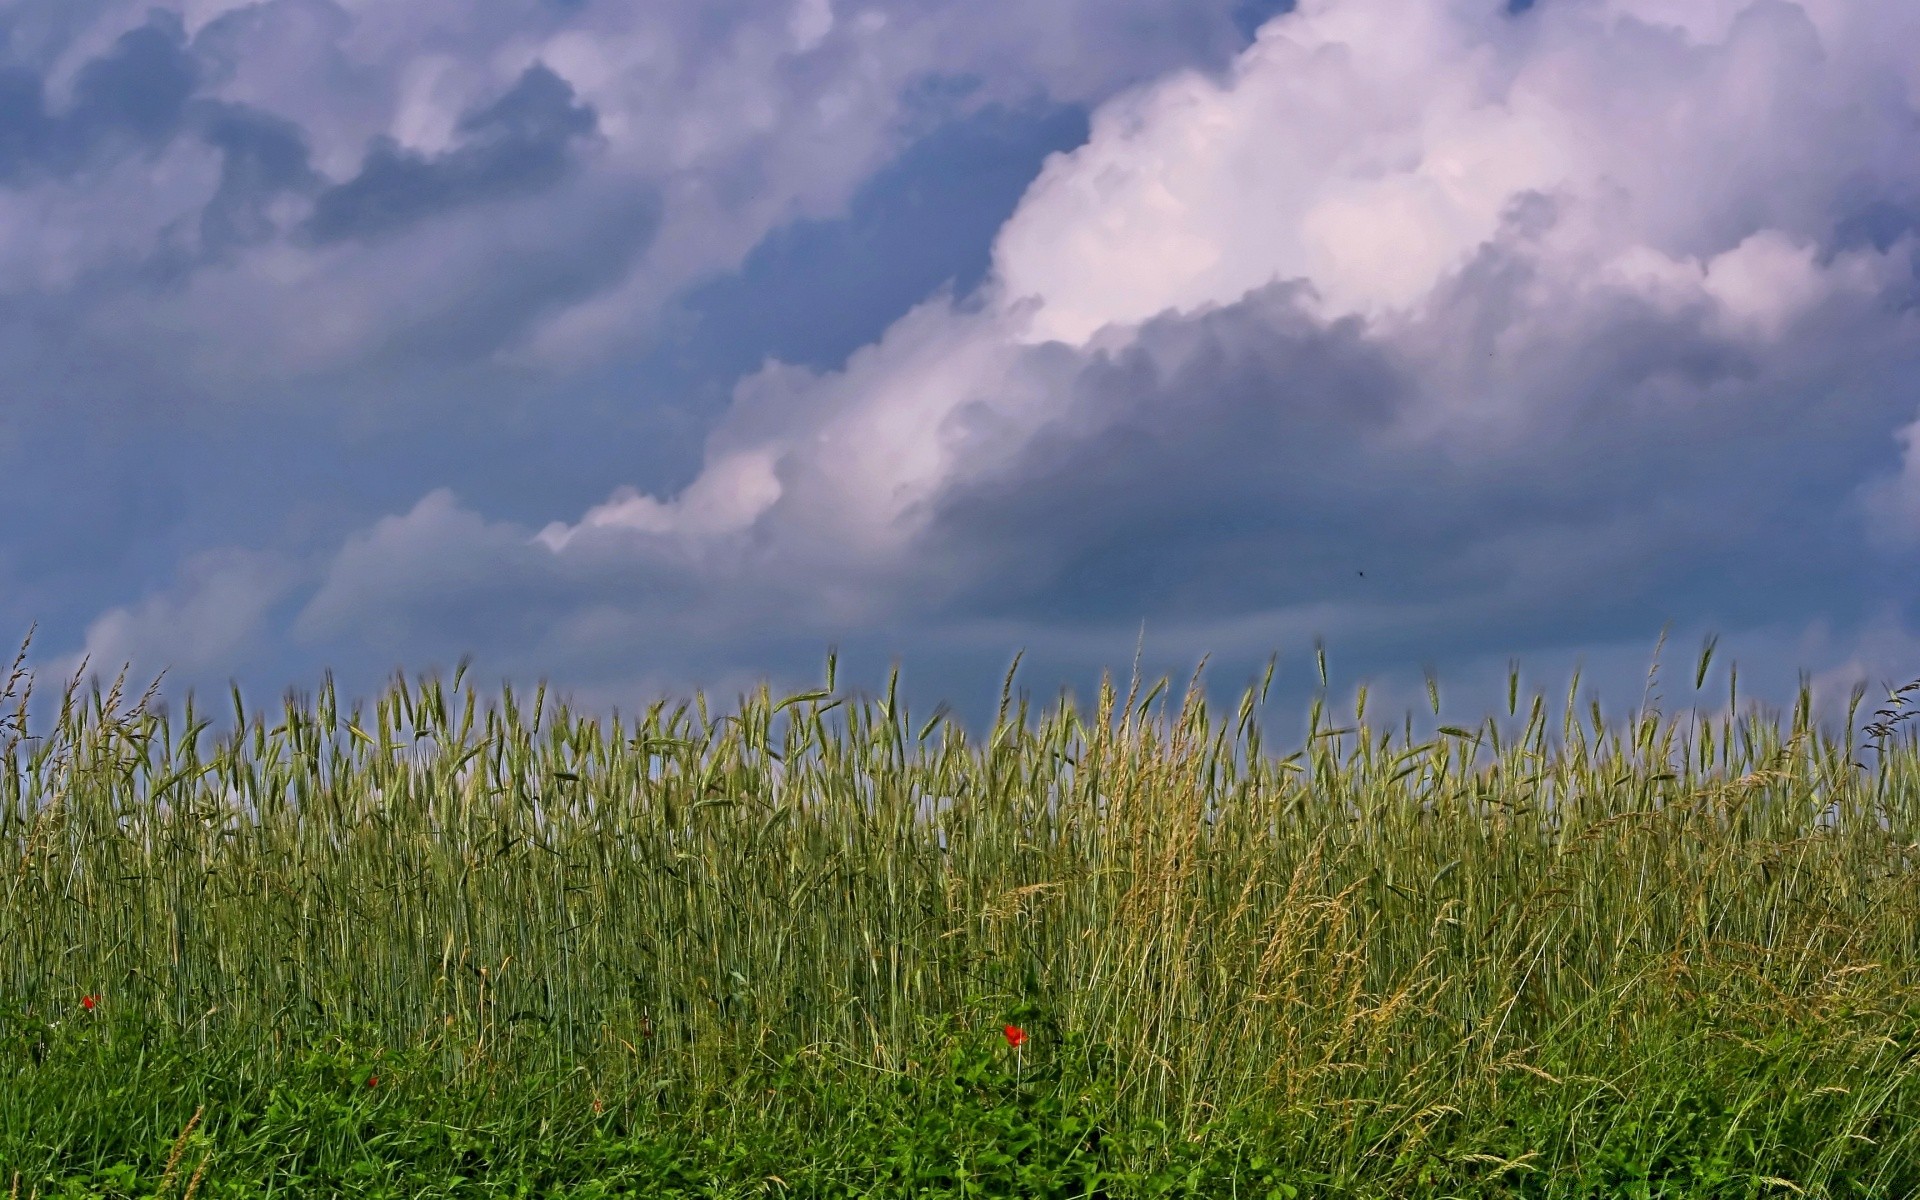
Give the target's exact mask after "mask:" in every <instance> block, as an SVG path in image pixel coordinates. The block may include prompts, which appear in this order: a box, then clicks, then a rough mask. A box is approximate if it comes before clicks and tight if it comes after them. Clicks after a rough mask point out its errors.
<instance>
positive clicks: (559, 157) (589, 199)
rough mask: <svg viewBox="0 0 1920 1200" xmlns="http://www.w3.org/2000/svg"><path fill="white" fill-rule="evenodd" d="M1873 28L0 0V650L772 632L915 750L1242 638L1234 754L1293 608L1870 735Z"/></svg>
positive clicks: (1409, 669)
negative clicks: (1244, 698) (5, 640)
mask: <svg viewBox="0 0 1920 1200" xmlns="http://www.w3.org/2000/svg"><path fill="white" fill-rule="evenodd" d="M1916 44H1920V7H1916V6H1915V5H1913V4H1912V3H1910V0H1751V2H1749V0H1537V2H1536V3H1532V4H1521V3H1510V2H1508V0H1299V2H1298V3H1297V4H1291V5H1290V4H1287V3H1284V2H1281V0H973V2H971V3H968V4H964V5H962V4H952V3H934V2H932V0H791V2H786V0H752V2H750V3H748V2H741V0H656V2H654V3H649V4H645V5H636V4H631V3H625V2H621V0H500V2H499V3H491V4H485V5H476V4H472V3H469V2H468V0H256V2H247V0H169V2H156V0H0V380H4V385H0V512H4V513H5V514H7V515H8V518H9V519H7V520H5V521H4V522H0V633H4V634H7V635H8V636H10V637H13V638H16V639H17V638H19V637H24V636H25V635H26V633H27V631H28V629H29V628H30V627H31V628H33V629H34V634H33V649H32V656H31V661H32V662H33V664H34V666H35V668H36V671H37V672H38V673H39V674H40V675H42V676H43V677H46V678H49V679H51V678H52V677H61V678H64V677H66V676H68V675H71V674H72V673H74V672H75V671H77V670H79V669H80V667H81V665H82V664H83V663H85V664H88V667H89V669H90V670H94V671H98V672H101V673H102V675H103V677H105V678H109V679H110V678H111V676H112V675H113V674H115V673H116V672H117V671H118V670H119V668H120V667H121V666H123V665H126V666H128V667H129V668H130V670H131V674H132V677H133V678H134V679H135V680H136V681H146V680H150V679H151V678H152V677H153V676H154V675H155V674H157V673H160V672H162V671H164V672H165V676H164V680H163V695H166V696H169V697H175V696H180V695H184V694H185V693H186V692H187V691H190V690H191V691H194V692H196V693H197V694H200V695H211V696H214V697H219V698H224V696H225V695H226V692H227V689H228V686H229V684H230V683H237V684H238V685H239V686H240V687H241V688H242V690H243V692H244V693H246V694H247V695H249V696H250V697H251V698H252V699H253V700H255V701H257V702H263V703H269V704H270V703H274V702H277V700H278V698H279V697H280V696H281V695H282V694H283V693H285V692H286V691H287V690H288V689H290V688H291V689H297V690H302V691H307V692H311V690H312V689H313V688H314V687H315V686H316V685H317V684H318V683H319V681H320V680H321V678H322V677H323V674H324V673H327V672H331V674H332V676H333V677H334V679H335V681H336V683H337V685H338V686H339V688H340V690H341V691H342V692H343V693H345V694H347V695H349V696H362V697H365V696H371V695H372V694H374V693H375V692H377V691H378V690H379V688H380V687H381V686H382V684H383V682H384V681H385V680H386V679H388V678H389V677H390V676H391V675H392V674H393V672H394V671H396V670H405V671H406V672H407V673H408V674H409V675H417V674H419V673H422V672H440V673H443V674H445V673H448V672H450V671H451V670H452V669H453V667H454V665H455V664H456V663H457V662H458V661H460V660H461V659H462V658H467V659H469V660H470V661H471V663H472V667H471V668H470V670H469V674H468V678H469V679H470V680H473V681H475V682H477V683H480V684H481V685H483V686H484V687H494V686H495V685H497V684H498V682H499V681H501V680H510V681H512V682H513V683H515V685H516V686H517V687H519V688H521V689H530V688H531V687H532V686H533V685H534V684H535V683H536V682H538V681H540V680H547V681H550V683H551V684H552V687H553V689H554V690H555V692H556V693H557V694H560V695H564V696H566V697H568V698H569V699H571V700H572V701H573V702H574V703H575V704H577V705H579V706H581V707H582V708H583V709H587V710H590V711H597V712H611V711H613V710H616V709H617V710H619V711H622V712H626V713H631V712H635V711H639V710H643V709H644V707H645V706H646V704H647V703H649V702H650V701H651V700H653V699H656V698H660V697H665V696H681V695H686V694H689V693H690V692H691V691H692V690H693V689H695V688H698V689H701V690H704V691H705V692H706V693H707V694H708V695H709V696H711V697H714V698H715V699H716V700H730V699H732V698H735V697H737V696H738V695H739V694H740V693H741V692H743V691H749V690H752V689H754V688H756V687H757V686H758V685H759V683H761V682H762V681H765V682H766V683H768V684H769V685H770V686H771V687H772V688H773V690H774V692H775V693H776V694H784V693H786V692H791V691H797V690H801V689H804V688H806V687H808V686H811V685H814V684H817V683H818V682H819V681H820V680H821V679H822V678H823V671H824V666H825V662H826V657H827V654H828V652H829V651H830V650H832V651H834V652H836V653H837V654H838V661H839V682H840V683H841V684H842V685H843V686H852V687H856V688H865V689H869V690H871V689H875V688H878V687H880V686H882V685H883V684H884V681H885V679H886V678H887V676H888V674H889V672H890V671H891V670H893V669H894V668H895V667H897V668H898V670H899V672H900V678H901V688H902V692H903V694H904V695H905V697H906V699H907V701H908V704H909V711H910V712H920V713H925V712H928V711H929V710H931V709H932V708H933V707H934V705H935V704H936V703H940V702H945V703H947V704H948V705H949V706H950V708H951V709H952V710H953V711H954V712H955V713H956V714H958V715H959V716H960V718H961V719H963V720H965V721H968V722H971V723H974V724H975V725H976V727H977V726H978V723H979V722H981V721H982V720H983V719H986V718H990V717H991V715H992V713H993V710H994V709H995V708H996V707H997V705H998V701H999V694H1000V690H1001V687H1002V683H1003V681H1004V679H1005V677H1006V675H1007V672H1008V669H1009V667H1010V665H1011V664H1012V662H1013V659H1014V655H1015V654H1016V653H1021V652H1023V657H1022V659H1021V661H1020V667H1019V674H1018V676H1017V677H1016V688H1017V689H1021V690H1025V691H1026V692H1027V693H1029V694H1030V695H1031V696H1032V697H1033V698H1034V701H1035V703H1036V705H1045V704H1047V703H1049V702H1050V701H1051V700H1053V699H1054V698H1055V697H1057V695H1058V694H1059V693H1060V691H1061V690H1062V689H1063V688H1066V689H1069V690H1070V691H1071V693H1072V694H1073V695H1074V696H1075V697H1076V698H1077V699H1078V700H1079V701H1080V702H1081V703H1083V704H1084V703H1087V702H1088V701H1090V699H1091V697H1092V694H1093V691H1094V688H1095V687H1096V685H1097V682H1098V680H1099V678H1100V675H1101V673H1102V672H1103V671H1111V672H1113V673H1114V674H1115V675H1117V677H1118V678H1119V680H1120V681H1121V684H1122V687H1123V690H1124V685H1125V682H1126V680H1127V678H1128V676H1129V675H1130V674H1131V673H1132V672H1133V671H1134V670H1135V663H1136V661H1137V662H1138V664H1139V667H1138V669H1139V670H1140V672H1141V673H1142V674H1143V675H1145V676H1146V677H1147V678H1148V679H1152V678H1156V677H1158V676H1159V675H1162V674H1168V675H1172V676H1173V677H1174V678H1175V680H1176V685H1177V687H1184V684H1185V681H1186V680H1187V679H1188V678H1189V677H1190V676H1191V675H1192V673H1193V672H1194V670H1195V668H1196V666H1197V665H1198V664H1199V663H1200V662H1201V661H1202V659H1203V658H1204V659H1205V661H1206V675H1205V679H1206V681H1207V683H1208V685H1209V686H1210V688H1211V689H1212V691H1213V693H1214V695H1215V697H1216V703H1231V702H1232V701H1233V700H1234V699H1236V698H1237V697H1238V695H1239V694H1240V692H1241V691H1242V690H1243V689H1244V688H1245V687H1246V686H1247V685H1248V684H1249V683H1250V682H1251V681H1253V680H1255V679H1257V678H1259V677H1260V676H1262V675H1263V674H1264V671H1265V668H1266V665H1267V663H1268V662H1269V660H1274V659H1277V666H1276V668H1275V673H1274V677H1273V684H1272V688H1271V691H1270V693H1269V696H1268V712H1269V713H1276V710H1277V715H1275V716H1273V717H1270V718H1269V719H1268V720H1267V722H1266V723H1267V725H1268V727H1269V728H1270V729H1274V730H1278V731H1281V732H1282V733H1284V732H1285V731H1287V730H1288V729H1290V728H1291V727H1292V725H1293V724H1294V723H1295V722H1296V720H1297V714H1298V712H1300V711H1301V710H1303V709H1304V706H1305V704H1306V703H1307V701H1308V699H1309V698H1310V697H1312V696H1313V695H1316V694H1319V693H1320V692H1321V690H1322V689H1321V685H1320V681H1319V674H1318V668H1317V665H1316V662H1315V654H1314V647H1315V644H1316V642H1317V641H1318V642H1323V643H1324V645H1325V647H1326V654H1327V662H1328V671H1329V685H1328V688H1327V689H1326V690H1327V694H1328V698H1329V703H1330V704H1332V705H1335V706H1340V705H1345V706H1346V708H1347V710H1348V711H1351V708H1352V704H1353V701H1354V699H1355V698H1356V689H1357V688H1358V686H1360V685H1361V684H1363V683H1364V684H1366V685H1367V686H1368V687H1369V689H1370V691H1369V695H1370V699H1369V701H1368V704H1369V712H1370V713H1371V714H1373V715H1372V717H1371V718H1370V719H1371V720H1373V721H1375V722H1384V723H1386V724H1397V723H1398V720H1399V716H1400V714H1403V713H1404V712H1406V711H1408V710H1413V711H1416V712H1417V713H1419V714H1423V716H1422V718H1421V719H1422V720H1424V721H1425V722H1426V723H1427V724H1428V725H1429V726H1430V725H1431V724H1432V723H1433V718H1432V716H1431V712H1430V709H1429V708H1428V699H1427V691H1426V679H1427V678H1428V677H1429V676H1432V677H1434V678H1437V680H1438V681H1439V684H1440V689H1441V693H1442V703H1443V713H1444V719H1451V720H1456V721H1457V720H1462V719H1464V720H1465V721H1467V722H1473V721H1477V720H1478V719H1480V718H1482V717H1485V716H1487V715H1489V714H1491V713H1493V712H1494V711H1495V710H1496V709H1498V710H1500V711H1502V712H1504V708H1505V700H1506V690H1507V689H1506V679H1507V675H1508V672H1509V670H1510V669H1512V668H1513V666H1514V665H1515V664H1516V663H1517V664H1518V668H1519V670H1520V674H1521V694H1522V696H1523V697H1525V696H1528V695H1531V694H1533V693H1535V692H1540V693H1544V694H1545V695H1546V696H1547V697H1548V699H1549V701H1550V703H1551V704H1552V705H1553V706H1554V708H1553V711H1556V712H1558V711H1559V710H1560V708H1562V707H1564V703H1565V698H1566V693H1567V690H1568V688H1569V685H1570V683H1571V681H1572V677H1573V673H1574V671H1576V670H1578V671H1579V672H1580V678H1581V681H1582V682H1581V696H1580V701H1579V703H1580V706H1581V707H1582V708H1583V709H1584V707H1585V705H1586V704H1587V703H1588V702H1589V700H1598V701H1599V702H1600V703H1601V704H1602V706H1603V708H1604V709H1605V710H1606V712H1607V713H1608V714H1609V718H1610V719H1611V718H1614V717H1624V715H1625V714H1626V713H1627V712H1629V711H1630V710H1632V709H1635V708H1639V707H1642V706H1643V705H1645V704H1647V703H1649V702H1650V701H1651V702H1653V703H1655V704H1657V705H1658V706H1659V707H1660V708H1661V710H1662V711H1663V712H1680V711H1685V710H1687V709H1689V708H1691V709H1694V710H1696V711H1699V712H1701V713H1703V714H1711V713H1715V712H1725V710H1726V708H1727V705H1728V703H1729V700H1730V683H1731V680H1730V677H1729V674H1728V672H1729V669H1730V668H1731V667H1734V666H1737V669H1738V672H1739V675H1738V693H1737V695H1738V703H1739V707H1740V708H1741V709H1742V711H1746V710H1747V709H1748V708H1749V706H1750V705H1752V704H1756V703H1757V704H1761V705H1765V706H1769V707H1771V708H1774V709H1779V710H1787V709H1790V708H1791V706H1792V703H1793V700H1794V697H1795V694H1796V692H1797V690H1798V689H1799V687H1800V686H1801V683H1802V681H1803V680H1804V681H1806V682H1808V683H1809V684H1810V686H1811V687H1812V689H1813V692H1814V696H1815V701H1816V706H1817V708H1818V711H1819V713H1820V715H1821V717H1822V719H1823V720H1838V721H1844V716H1845V711H1846V708H1847V706H1848V703H1849V701H1850V699H1851V697H1852V694H1853V693H1854V692H1855V691H1856V690H1859V689H1862V688H1864V690H1865V701H1864V702H1863V706H1862V711H1863V712H1866V713H1871V712H1872V711H1873V710H1874V709H1875V708H1876V707H1877V706H1880V705H1882V704H1884V703H1885V701H1886V698H1887V694H1888V691H1889V690H1890V689H1891V688H1894V687H1897V686H1899V685H1901V684H1902V683H1904V682H1906V681H1907V680H1909V679H1912V678H1914V677H1916V676H1920V586H1916V585H1920V372H1916V370H1915V368H1916V366H1917V365H1920V59H1916V58H1915V56H1914V55H1913V54H1912V53H1911V52H1910V50H1909V49H1907V48H1908V47H1911V46H1913V45H1916ZM1709 638H1713V639H1717V642H1716V649H1715V652H1714V656H1713V660H1712V662H1711V664H1710V669H1709V671H1708V672H1707V674H1706V676H1705V678H1704V679H1703V680H1701V681H1700V686H1699V687H1696V686H1695V685H1696V680H1695V666H1696V663H1697V660H1698V658H1699V655H1700V651H1701V648H1702V646H1703V645H1704V644H1705V643H1706V641H1707V640H1708V639H1709ZM1656 647H1660V659H1659V661H1660V664H1661V666H1660V670H1659V673H1658V674H1657V676H1655V677H1654V678H1652V679H1651V680H1650V678H1649V675H1650V667H1651V666H1652V665H1653V663H1654V661H1655V659H1654V655H1655V650H1656ZM43 686H52V685H51V684H47V685H43ZM222 703H224V699H222ZM1521 715H1522V717H1523V718H1524V715H1525V709H1524V707H1523V708H1522V710H1521ZM1865 720H1866V718H1864V717H1863V718H1862V719H1861V720H1860V721H1859V722H1858V724H1864V723H1865ZM1376 727H1378V726H1377V725H1376ZM1283 740H1284V738H1283Z"/></svg>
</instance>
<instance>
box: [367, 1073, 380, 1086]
mask: <svg viewBox="0 0 1920 1200" xmlns="http://www.w3.org/2000/svg"><path fill="white" fill-rule="evenodd" d="M367 1086H368V1087H379V1086H380V1077H379V1076H378V1075H369V1076H367Z"/></svg>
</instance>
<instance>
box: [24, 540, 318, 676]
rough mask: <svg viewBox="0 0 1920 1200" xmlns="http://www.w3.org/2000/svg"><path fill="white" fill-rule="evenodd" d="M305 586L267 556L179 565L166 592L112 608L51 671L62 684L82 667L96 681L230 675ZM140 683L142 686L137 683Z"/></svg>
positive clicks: (209, 556) (236, 553) (222, 554)
mask: <svg viewBox="0 0 1920 1200" xmlns="http://www.w3.org/2000/svg"><path fill="white" fill-rule="evenodd" d="M301 582H303V572H302V571H301V569H300V568H299V566H298V565H297V564H295V563H294V562H292V561H289V560H288V559H286V558H285V557H283V556H281V555H277V554H272V553H258V552H249V551H241V550H231V549H225V550H212V551H207V552H205V553H202V554H197V555H194V556H193V557H191V558H189V559H188V560H187V561H185V562H184V563H182V564H181V567H180V570H179V571H178V572H177V573H176V577H175V579H174V581H173V583H172V585H171V586H170V587H168V588H166V589H164V590H162V591H159V592H156V593H153V594H150V595H148V596H146V597H143V598H142V599H141V600H139V601H138V602H136V603H133V604H129V605H125V606H122V607H117V608H112V609H109V610H108V611H106V612H104V613H102V614H101V615H100V616H98V617H97V618H95V619H94V620H93V621H92V622H91V623H90V624H89V625H88V626H87V632H86V640H85V642H84V644H83V645H82V647H81V649H80V650H79V651H78V652H77V653H75V654H73V655H70V656H69V657H67V658H64V659H61V660H59V661H57V662H56V663H55V664H54V668H55V672H56V673H57V674H59V675H61V676H62V677H65V676H68V675H70V674H71V673H72V672H73V671H75V670H77V669H78V668H79V666H80V664H81V663H82V662H87V663H89V664H90V667H91V669H92V671H93V672H94V673H96V674H100V675H105V676H108V677H111V676H113V675H114V674H116V673H117V672H118V671H120V670H121V669H122V668H123V667H129V666H130V667H132V668H133V669H134V670H135V672H136V674H137V673H139V672H147V673H149V674H159V673H160V672H162V671H179V672H181V673H182V674H184V675H186V676H188V677H190V678H191V677H203V676H205V675H207V674H208V673H210V672H215V671H221V670H225V669H230V668H231V667H232V666H233V664H235V663H237V662H239V661H241V660H242V659H243V658H244V657H245V655H247V654H248V653H249V652H259V651H260V650H262V649H263V648H265V646H266V644H267V643H268V641H269V639H270V637H271V635H272V634H273V633H275V632H277V631H276V630H274V629H273V628H272V626H271V622H270V618H271V617H272V615H273V612H272V610H273V608H274V606H275V605H277V604H279V603H280V602H282V601H283V600H285V599H286V598H287V597H288V596H289V595H291V594H292V592H293V589H294V588H295V587H296V586H297V585H299V584H300V583H301ZM143 682H144V680H143Z"/></svg>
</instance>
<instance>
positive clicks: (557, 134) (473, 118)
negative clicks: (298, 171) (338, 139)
mask: <svg viewBox="0 0 1920 1200" xmlns="http://www.w3.org/2000/svg"><path fill="white" fill-rule="evenodd" d="M594 128H595V117H594V113H593V110H592V109H591V108H589V107H586V106H584V105H581V104H578V103H576V102H575V98H574V93H573V88H572V87H570V86H569V85H568V84H567V81H566V80H564V79H562V78H560V77H559V76H558V75H556V74H554V73H553V72H552V71H551V70H549V69H548V68H546V67H544V66H533V67H529V68H527V70H526V72H525V73H524V74H522V75H521V76H520V79H519V82H517V83H516V84H515V85H514V86H513V89H512V90H511V91H509V92H507V94H506V95H504V96H502V97H500V99H499V100H497V101H495V102H494V103H492V104H490V105H488V106H487V107H485V108H483V109H481V110H479V111H477V112H473V113H470V114H468V115H467V116H465V117H462V118H461V120H460V124H459V133H460V135H461V137H462V140H463V144H462V145H460V146H458V147H456V148H455V149H452V150H449V151H446V152H445V153H443V154H438V155H434V156H431V157H429V156H427V155H423V154H419V153H416V152H414V151H411V150H408V149H406V148H404V147H402V146H401V145H400V144H399V143H397V142H395V141H394V140H393V139H392V138H389V137H380V138H376V139H375V140H374V142H373V144H372V146H371V147H370V148H369V149H368V151H367V157H366V161H365V162H364V163H363V164H362V165H361V168H360V173H359V174H358V175H356V176H354V177H353V178H352V179H349V180H347V181H346V182H345V183H342V184H339V185H337V186H335V187H332V188H329V189H327V190H326V191H324V192H322V193H321V194H320V196H319V198H318V199H317V200H316V201H315V203H314V210H313V215H312V216H311V217H310V218H308V220H307V223H306V225H305V227H304V230H303V232H304V233H305V234H306V235H307V236H308V237H310V238H312V239H313V240H314V241H316V242H320V243H326V242H335V241H340V240H342V239H346V238H370V237H378V236H382V235H386V234H391V233H394V232H396V231H398V230H401V229H404V228H406V227H407V226H409V225H413V224H415V223H417V222H419V221H423V220H425V219H427V218H429V217H433V216H437V215H439V214H442V213H446V212H450V211H453V210H455V209H458V208H463V207H465V206H467V205H470V204H476V203H481V202H484V201H487V200H493V199H498V198H501V197H506V196H524V195H528V194H530V193H534V192H538V191H541V190H542V189H544V188H547V187H551V186H552V185H553V184H555V183H557V182H558V181H559V180H560V178H561V177H562V176H563V175H564V174H565V173H566V170H567V166H568V164H569V162H570V160H571V155H572V152H573V143H574V142H575V141H576V140H578V139H581V138H584V137H586V136H587V135H589V134H591V133H592V132H593V131H594Z"/></svg>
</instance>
